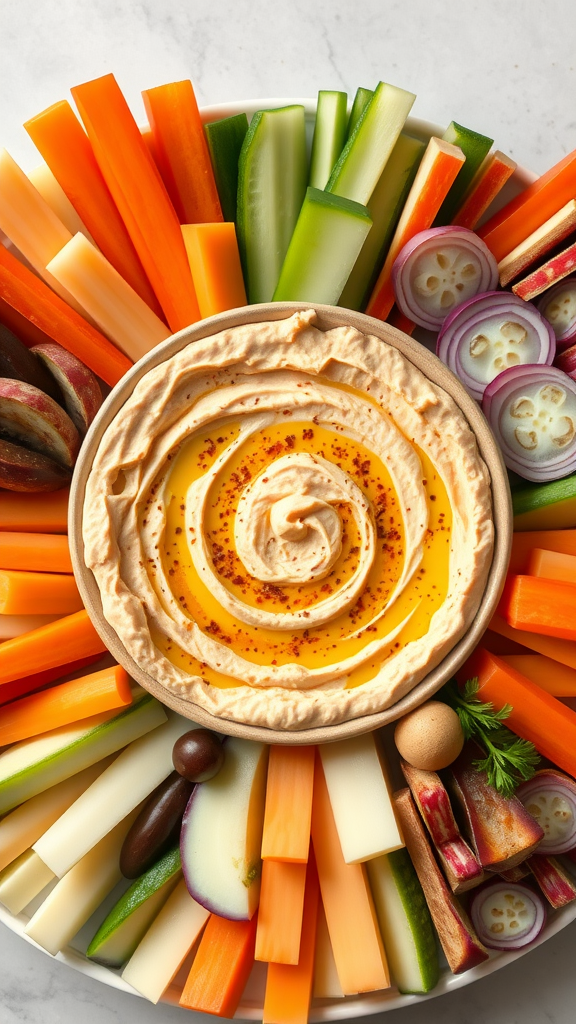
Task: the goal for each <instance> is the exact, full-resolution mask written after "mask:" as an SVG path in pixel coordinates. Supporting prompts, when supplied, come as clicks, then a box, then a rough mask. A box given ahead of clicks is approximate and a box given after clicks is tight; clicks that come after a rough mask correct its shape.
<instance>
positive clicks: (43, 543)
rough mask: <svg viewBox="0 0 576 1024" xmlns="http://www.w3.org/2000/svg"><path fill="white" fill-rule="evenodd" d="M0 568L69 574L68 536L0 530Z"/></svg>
mask: <svg viewBox="0 0 576 1024" xmlns="http://www.w3.org/2000/svg"><path fill="white" fill-rule="evenodd" d="M0 501H1V499H0ZM0 569H20V570H28V571H29V572H68V573H70V572H72V560H71V558H70V549H69V547H68V538H67V537H55V536H54V535H53V534H51V533H37V534H34V535H32V536H31V535H30V534H29V533H0Z"/></svg>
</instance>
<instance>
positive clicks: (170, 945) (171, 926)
mask: <svg viewBox="0 0 576 1024" xmlns="http://www.w3.org/2000/svg"><path fill="white" fill-rule="evenodd" d="M209 916H210V915H209V912H208V911H207V910H205V909H204V907H201V906H200V904H199V903H196V900H194V899H192V897H191V896H190V893H189V892H188V890H187V888H186V882H185V881H184V879H182V880H181V881H180V882H179V883H178V885H177V886H176V888H175V890H174V892H173V893H171V894H170V896H169V897H168V899H167V901H166V903H165V904H164V906H163V907H162V910H161V911H160V913H159V914H158V917H157V918H156V920H155V921H154V922H153V923H152V924H151V926H150V928H149V929H148V931H147V932H146V934H145V936H144V938H143V939H142V941H141V942H140V944H139V945H138V947H137V949H136V952H135V953H133V955H132V957H131V958H130V960H129V961H128V963H127V964H126V967H125V968H124V970H123V972H122V978H123V979H124V981H126V982H128V984H129V985H132V988H135V989H136V991H137V992H140V994H141V995H143V996H144V997H145V998H146V999H149V1000H150V1002H152V1003H157V1002H158V1000H159V999H160V996H161V995H162V993H163V992H164V990H165V989H167V988H168V985H169V984H170V982H171V981H172V980H173V978H174V977H175V975H176V974H177V973H178V971H179V970H180V967H181V966H182V964H183V963H184V960H185V959H186V957H187V956H188V953H189V952H190V950H191V949H192V947H193V945H194V943H195V942H196V940H197V938H198V936H199V935H200V933H201V931H202V929H203V928H204V925H205V924H206V921H207V920H208V918H209Z"/></svg>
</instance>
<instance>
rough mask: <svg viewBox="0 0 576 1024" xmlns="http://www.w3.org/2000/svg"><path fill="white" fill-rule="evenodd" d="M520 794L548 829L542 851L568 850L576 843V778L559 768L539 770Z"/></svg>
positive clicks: (528, 807)
mask: <svg viewBox="0 0 576 1024" xmlns="http://www.w3.org/2000/svg"><path fill="white" fill-rule="evenodd" d="M516 796H517V797H518V799H519V800H521V801H522V803H523V804H524V807H525V808H526V810H527V811H528V813H529V814H531V815H532V817H533V818H536V821H537V822H538V824H539V825H540V826H541V827H542V828H543V829H544V839H543V840H542V842H541V843H540V845H539V847H538V851H537V852H538V853H539V854H541V853H543V854H547V855H548V854H559V853H567V852H568V850H573V849H574V848H575V847H576V782H574V780H573V779H571V778H570V777H569V776H568V775H564V773H563V772H559V771H556V769H555V768H544V769H543V770H542V771H539V772H536V774H535V775H534V777H533V778H531V779H530V780H529V782H523V783H522V785H521V786H519V787H518V789H517V790H516Z"/></svg>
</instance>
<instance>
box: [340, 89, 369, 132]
mask: <svg viewBox="0 0 576 1024" xmlns="http://www.w3.org/2000/svg"><path fill="white" fill-rule="evenodd" d="M373 95H374V90H373V89H363V88H362V86H360V87H359V88H358V89H357V90H356V95H355V97H354V102H353V104H352V110H351V111H350V119H349V121H348V130H347V132H346V136H347V138H350V136H351V135H352V132H353V131H354V129H355V127H356V125H357V124H358V121H359V120H360V118H361V117H362V114H363V113H364V111H365V109H366V107H367V106H368V104H369V103H370V100H371V99H372V97H373Z"/></svg>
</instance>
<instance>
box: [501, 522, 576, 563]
mask: <svg viewBox="0 0 576 1024" xmlns="http://www.w3.org/2000/svg"><path fill="white" fill-rule="evenodd" d="M534 548H544V549H545V550H546V551H557V552H559V553H562V554H565V555H576V530H530V531H526V532H525V533H515V534H514V536H513V537H512V555H511V558H510V568H509V572H513V573H526V572H527V571H528V564H529V560H530V555H531V554H532V551H533V550H534Z"/></svg>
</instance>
